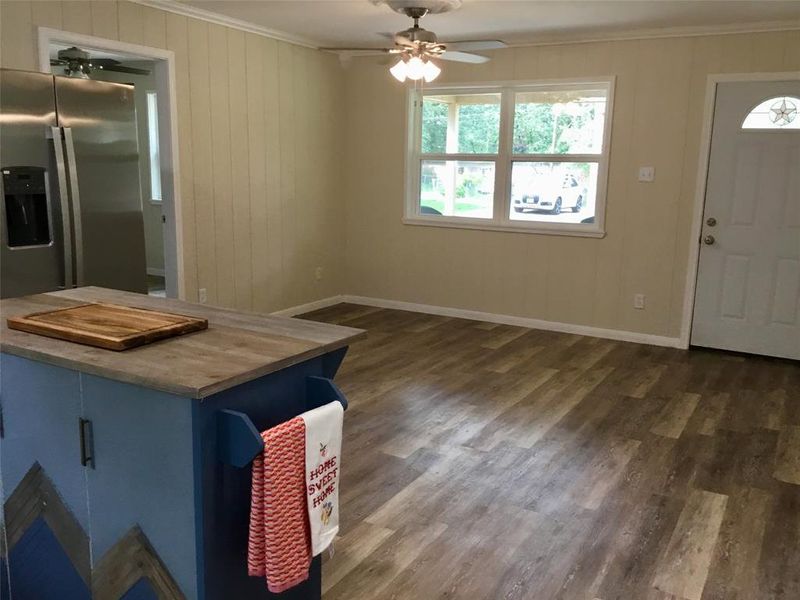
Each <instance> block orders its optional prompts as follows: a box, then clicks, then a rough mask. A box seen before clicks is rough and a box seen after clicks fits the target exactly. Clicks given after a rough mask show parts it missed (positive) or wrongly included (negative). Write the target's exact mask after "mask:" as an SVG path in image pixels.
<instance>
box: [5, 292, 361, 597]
mask: <svg viewBox="0 0 800 600" xmlns="http://www.w3.org/2000/svg"><path fill="white" fill-rule="evenodd" d="M86 302H114V303H116V304H122V305H127V306H135V307H138V308H150V309H157V310H162V311H169V312H174V313H180V314H187V315H192V316H200V317H205V318H208V320H209V329H208V330H207V331H203V332H198V333H194V334H189V335H186V336H182V337H179V338H173V339H169V340H164V341H161V342H157V343H154V344H151V345H148V346H142V347H140V348H136V349H132V350H128V351H125V352H112V351H107V350H102V349H98V348H91V347H87V346H82V345H78V344H73V343H70V342H66V341H61V340H55V339H50V338H45V337H41V336H36V335H33V334H28V333H23V332H19V331H12V330H9V329H8V328H7V327H6V318H7V317H9V316H16V315H19V314H28V313H32V312H37V311H41V310H47V309H49V308H58V307H61V306H64V307H67V306H74V305H76V304H80V303H86ZM2 317H3V318H2V328H3V329H2V340H1V343H2V355H0V403H1V404H0V406H1V408H2V422H1V425H2V428H1V429H0V436H2V437H0V468H1V469H2V493H3V506H4V511H3V512H4V520H3V528H4V529H3V533H4V536H3V542H2V544H3V546H2V549H1V550H2V554H1V555H0V558H1V559H2V561H3V563H4V564H3V565H2V566H3V568H2V576H1V577H2V581H0V584H2V598H3V599H6V598H9V599H13V600H48V599H50V598H52V599H53V600H71V599H76V600H77V599H88V598H96V599H98V600H119V599H124V600H144V599H156V598H158V599H173V598H188V599H194V598H197V599H200V600H217V599H220V600H221V599H230V598H235V599H237V600H239V599H242V600H245V599H250V598H252V599H263V598H284V599H287V600H307V599H319V598H320V596H321V570H320V559H319V558H316V559H314V560H313V562H312V565H311V572H310V577H309V579H308V580H307V581H306V582H304V583H303V584H301V585H299V586H297V587H295V588H292V589H290V590H288V591H286V592H284V593H282V594H271V593H270V592H268V591H267V588H266V582H265V580H264V579H263V578H253V577H249V576H248V575H247V535H248V522H249V511H250V478H251V469H250V462H251V461H252V458H253V457H254V456H255V455H256V454H257V453H258V452H260V451H261V438H260V434H259V432H260V431H262V430H265V429H268V428H270V427H273V426H275V425H277V424H279V423H282V422H284V421H286V420H288V419H291V418H293V417H295V416H296V415H298V414H300V413H302V412H304V411H306V410H309V409H311V408H315V407H317V406H320V405H322V404H325V403H327V402H330V401H337V400H338V401H340V402H342V403H344V404H345V405H346V400H345V399H344V397H343V396H342V395H341V393H340V392H339V390H338V389H337V388H336V386H335V384H334V383H333V382H332V380H333V377H334V375H335V374H336V371H337V370H338V368H339V366H340V364H341V362H342V360H343V358H344V356H345V353H346V351H347V345H348V344H349V343H350V342H351V341H353V340H354V339H357V338H358V337H360V336H361V335H362V334H363V332H361V331H359V330H355V329H350V328H345V327H337V326H331V325H325V324H320V323H312V322H307V321H300V320H296V319H287V318H282V317H272V316H258V315H252V314H242V313H236V312H233V311H228V310H223V309H211V308H208V307H205V306H198V305H193V304H187V303H183V302H179V301H174V300H163V299H152V298H147V297H146V296H140V295H137V294H128V293H124V292H115V291H111V290H104V289H100V288H80V289H77V290H69V291H64V292H56V293H52V294H43V295H38V296H29V297H25V298H18V299H9V300H3V301H2ZM6 567H7V568H6Z"/></svg>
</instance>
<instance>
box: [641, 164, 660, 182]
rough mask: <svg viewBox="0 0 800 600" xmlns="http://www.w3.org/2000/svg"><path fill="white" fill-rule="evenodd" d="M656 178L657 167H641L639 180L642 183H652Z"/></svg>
mask: <svg viewBox="0 0 800 600" xmlns="http://www.w3.org/2000/svg"><path fill="white" fill-rule="evenodd" d="M655 178H656V168H655V167H639V181H640V182H642V183H652V182H653V181H654V180H655Z"/></svg>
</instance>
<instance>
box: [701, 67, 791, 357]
mask: <svg viewBox="0 0 800 600" xmlns="http://www.w3.org/2000/svg"><path fill="white" fill-rule="evenodd" d="M756 107H758V108H756ZM798 111H800V81H781V82H747V83H721V84H719V85H718V87H717V99H716V105H715V109H714V126H713V129H712V136H711V155H710V160H709V170H708V182H707V186H706V201H705V211H704V214H703V228H702V234H701V240H700V248H701V250H700V264H699V267H698V273H697V292H696V296H695V309H694V320H693V323H692V344H694V345H697V346H706V347H711V348H722V349H725V350H735V351H740V352H750V353H754V354H765V355H768V356H779V357H785V358H794V359H800V114H798ZM748 115H749V117H748ZM746 119H747V122H746V123H745V120H746ZM743 125H744V127H743Z"/></svg>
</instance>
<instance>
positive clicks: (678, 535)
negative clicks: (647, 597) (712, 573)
mask: <svg viewBox="0 0 800 600" xmlns="http://www.w3.org/2000/svg"><path fill="white" fill-rule="evenodd" d="M727 502H728V497H727V496H723V495H722V494H714V493H712V492H705V491H701V490H696V491H694V492H693V493H692V494H691V495H690V496H689V498H688V499H687V500H686V505H685V506H684V508H683V511H682V512H681V516H680V518H679V519H678V523H677V524H676V525H675V530H674V531H673V532H672V537H671V538H670V540H669V543H668V545H667V548H666V550H665V551H664V556H663V558H662V559H661V560H660V561H659V565H658V568H657V571H656V577H655V579H654V580H653V587H655V588H656V589H657V590H660V591H662V592H665V593H668V594H673V595H675V596H678V597H680V598H687V600H700V597H701V596H702V594H703V588H704V587H705V583H706V579H707V578H708V572H709V569H710V567H711V559H712V557H713V552H714V548H715V547H716V544H717V536H718V535H719V530H720V527H721V526H722V518H723V516H724V514H725V505H726V504H727Z"/></svg>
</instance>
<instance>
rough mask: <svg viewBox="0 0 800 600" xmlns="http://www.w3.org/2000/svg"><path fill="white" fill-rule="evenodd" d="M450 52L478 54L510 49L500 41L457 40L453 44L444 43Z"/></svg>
mask: <svg viewBox="0 0 800 600" xmlns="http://www.w3.org/2000/svg"><path fill="white" fill-rule="evenodd" d="M443 43H444V45H445V46H447V49H448V50H454V51H456V52H461V51H463V52H476V51H480V50H499V49H500V48H508V44H506V43H505V42H501V41H500V40H457V41H453V42H443Z"/></svg>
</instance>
